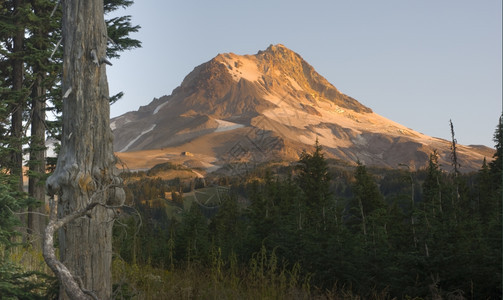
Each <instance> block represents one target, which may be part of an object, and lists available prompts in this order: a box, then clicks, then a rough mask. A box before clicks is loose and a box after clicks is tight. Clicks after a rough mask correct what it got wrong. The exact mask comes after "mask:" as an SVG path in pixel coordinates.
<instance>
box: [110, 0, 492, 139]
mask: <svg viewBox="0 0 503 300" xmlns="http://www.w3.org/2000/svg"><path fill="white" fill-rule="evenodd" d="M119 14H128V15H131V16H132V20H133V24H138V25H140V26H141V27H142V29H141V30H140V31H139V32H138V33H136V34H134V35H133V37H135V38H136V39H139V40H141V41H142V43H143V48H141V49H137V50H133V51H130V52H127V53H124V54H122V56H121V58H120V59H119V60H113V61H112V63H113V64H114V65H113V66H112V67H108V68H107V74H108V81H109V85H110V90H111V93H117V92H119V91H123V92H124V93H125V96H124V98H123V99H122V100H120V101H119V102H117V103H116V104H114V105H112V108H111V116H112V117H115V116H118V115H121V114H123V113H125V112H127V111H131V110H137V109H138V108H139V107H140V106H142V105H146V104H148V103H149V102H150V101H152V99H153V98H154V97H157V98H159V97H161V96H163V95H170V94H171V92H172V90H173V89H174V88H176V87H177V86H178V85H180V83H181V82H182V80H183V78H184V77H185V76H186V75H187V74H188V73H189V72H190V71H192V70H193V69H194V67H196V66H198V65H200V64H202V63H204V62H206V61H208V60H210V59H212V58H213V57H215V56H216V55H217V54H218V53H226V52H234V53H236V54H255V53H257V51H258V50H264V49H266V48H267V47H268V46H269V45H270V44H278V43H280V44H284V45H285V46H286V47H288V48H290V49H291V50H293V51H295V52H297V53H298V54H300V55H301V56H302V57H303V58H304V59H305V60H306V61H307V62H308V63H309V64H311V65H312V66H313V67H314V68H315V69H316V70H317V71H318V72H319V73H320V74H321V75H322V76H324V77H325V78H326V79H327V80H328V81H329V82H331V83H332V84H333V85H334V86H335V87H337V88H338V89H339V90H340V91H341V92H343V93H345V94H347V95H349V96H351V97H353V98H355V99H357V100H358V101H360V102H361V103H362V104H364V105H366V106H368V107H370V108H372V109H373V110H374V112H376V113H378V114H380V115H382V116H384V117H386V118H388V119H391V120H393V121H396V122H398V123H400V124H402V125H405V126H407V127H409V128H412V129H414V130H416V131H419V132H422V133H424V134H427V135H431V136H435V137H440V138H445V139H450V128H449V119H452V121H453V123H454V129H455V132H456V139H457V141H458V143H460V144H465V145H468V144H483V145H486V146H490V147H493V146H494V142H493V141H492V137H493V133H494V131H495V128H496V125H497V123H498V118H499V116H500V115H501V111H502V1H501V0H480V1H475V0H469V1H467V0H442V1H438V0H435V1H434V0H421V1H404V0H395V1H391V0H383V1H375V0H361V1H342V0H332V1H329V0H326V1H317V0H313V1H298V0H254V1H251V0H249V1H239V0H213V1H203V0H201V1H191V0H186V1H153V0H136V1H135V3H134V5H133V6H131V7H129V8H128V9H127V10H125V11H120V12H119Z"/></svg>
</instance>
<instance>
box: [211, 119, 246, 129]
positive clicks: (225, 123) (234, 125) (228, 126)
mask: <svg viewBox="0 0 503 300" xmlns="http://www.w3.org/2000/svg"><path fill="white" fill-rule="evenodd" d="M215 121H217V123H218V127H217V129H216V130H215V132H222V131H229V130H234V129H238V128H243V127H245V125H243V124H238V123H233V122H229V121H224V120H215Z"/></svg>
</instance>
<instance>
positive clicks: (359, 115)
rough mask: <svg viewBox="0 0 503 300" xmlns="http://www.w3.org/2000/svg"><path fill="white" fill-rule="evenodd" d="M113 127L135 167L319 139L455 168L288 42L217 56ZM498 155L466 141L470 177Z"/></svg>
mask: <svg viewBox="0 0 503 300" xmlns="http://www.w3.org/2000/svg"><path fill="white" fill-rule="evenodd" d="M111 127H112V130H113V133H114V136H115V140H114V147H115V151H117V152H120V153H119V157H121V158H122V159H123V160H124V161H126V162H127V163H128V164H130V168H142V167H149V166H151V165H153V164H155V163H160V162H164V161H176V160H179V161H182V162H186V164H195V165H198V166H200V167H204V168H208V169H210V170H211V169H215V168H218V167H219V166H222V165H225V164H229V163H231V164H232V163H233V162H246V163H250V162H256V163H259V162H263V161H270V160H296V159H297V158H298V156H299V154H300V153H301V152H302V151H303V150H310V149H312V146H313V145H314V143H315V141H316V139H318V141H319V143H320V144H321V145H322V146H323V147H324V150H325V152H326V155H327V157H333V158H338V159H341V160H345V161H349V162H353V163H354V162H356V161H358V160H359V161H361V162H362V163H364V164H367V165H377V166H385V167H393V168H395V167H397V166H398V165H399V164H406V165H408V166H410V167H411V168H419V167H423V166H425V165H426V163H427V160H428V155H429V154H430V153H431V152H432V151H433V150H434V149H437V151H438V152H439V154H440V163H441V164H442V165H443V166H444V167H446V168H448V166H449V165H450V142H449V141H446V140H442V139H439V138H434V137H430V136H426V135H424V134H421V133H419V132H416V131H414V130H412V129H410V128H406V127H404V126H402V125H400V124H398V123H395V122H393V121H391V120H388V119H386V118H384V117H382V116H380V115H378V114H375V113H374V112H373V111H372V109H370V108H369V107H366V106H364V105H363V104H361V103H359V102H358V101H357V100H355V99H353V98H351V97H350V96H347V95H345V94H343V93H341V92H340V91H339V90H337V88H335V87H334V86H333V85H332V84H331V83H329V82H328V81H327V80H326V79H325V78H323V77H322V76H321V75H320V74H318V73H317V72H316V71H315V70H314V68H313V67H312V66H310V65H309V64H308V63H307V62H306V61H305V60H304V59H302V57H301V56H300V55H298V54H297V53H295V52H293V51H291V50H289V49H288V48H286V47H285V46H283V45H271V46H269V48H267V49H266V50H265V51H259V52H258V53H257V54H255V55H236V54H233V53H226V54H219V55H217V56H216V57H215V58H213V59H212V60H210V61H209V62H206V63H203V64H202V65H200V66H197V67H196V68H195V69H194V70H193V71H192V72H191V73H190V74H188V75H187V76H186V77H185V79H184V80H183V82H182V84H181V85H180V86H179V87H177V88H176V89H175V90H173V92H172V94H171V95H170V96H164V97H161V98H159V99H154V100H153V101H152V102H151V103H150V104H148V105H147V106H143V107H140V109H139V110H138V111H134V112H128V113H126V114H124V115H121V116H119V117H116V118H114V119H112V121H111ZM147 150H148V151H147ZM145 151H146V152H145ZM182 153H183V154H182ZM492 153H493V150H492V149H490V148H487V147H481V146H462V145H458V158H459V162H460V163H461V166H462V170H463V171H469V170H474V169H478V168H480V166H481V164H482V160H483V158H484V157H487V158H490V157H491V156H492Z"/></svg>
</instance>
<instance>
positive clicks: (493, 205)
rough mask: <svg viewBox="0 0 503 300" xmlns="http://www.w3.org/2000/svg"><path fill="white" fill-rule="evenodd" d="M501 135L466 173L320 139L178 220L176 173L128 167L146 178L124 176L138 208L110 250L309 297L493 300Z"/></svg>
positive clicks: (134, 259) (135, 260) (238, 180)
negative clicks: (326, 150) (347, 152)
mask: <svg viewBox="0 0 503 300" xmlns="http://www.w3.org/2000/svg"><path fill="white" fill-rule="evenodd" d="M500 136H501V131H497V132H496V142H497V143H498V145H497V149H498V152H497V153H496V155H495V159H494V160H493V161H491V162H488V163H485V162H484V164H483V166H481V169H480V170H479V171H478V172H476V173H470V174H460V173H455V172H454V171H453V172H451V173H448V172H444V171H442V170H441V169H440V166H439V164H438V162H437V154H436V153H432V154H431V155H430V160H429V165H428V167H427V168H425V169H422V170H419V171H415V172H411V171H409V170H408V168H407V167H406V166H404V168H399V169H394V170H391V169H375V168H368V167H366V166H364V165H362V164H358V166H356V167H349V166H347V165H344V164H343V163H341V162H335V161H331V160H326V159H325V158H324V156H323V150H322V149H321V147H320V146H317V147H316V150H315V152H313V153H304V154H303V155H302V156H301V158H300V160H299V161H298V163H297V164H296V165H294V166H282V167H278V166H276V167H274V165H266V166H262V167H259V168H257V169H255V170H253V171H251V172H249V173H248V174H247V175H246V176H244V175H243V176H235V177H232V178H225V179H224V180H222V179H221V178H220V179H219V181H218V182H215V184H218V183H222V182H224V183H226V184H228V186H230V187H231V188H230V190H229V192H228V193H226V194H225V196H224V197H222V201H221V203H220V205H219V206H218V208H215V207H213V206H212V207H208V206H206V205H203V204H201V203H197V202H194V203H193V204H192V206H191V207H190V209H186V210H185V211H184V212H183V215H182V217H181V218H180V216H177V217H174V216H172V215H171V216H170V214H169V213H167V210H166V206H165V205H164V204H163V203H165V202H171V203H172V204H173V203H175V202H177V201H178V205H179V206H180V207H183V199H181V198H178V199H177V198H176V197H173V198H172V199H170V200H165V199H164V198H165V197H164V195H165V194H166V193H169V192H170V191H177V190H180V189H181V188H179V187H178V186H177V185H178V184H179V181H176V180H175V181H164V180H162V179H160V178H158V179H151V178H152V177H145V176H143V177H142V176H141V175H145V174H129V176H132V177H135V176H136V177H140V178H143V179H138V178H137V179H138V180H136V181H132V180H130V181H128V180H126V182H129V184H128V185H127V187H128V188H127V194H128V203H131V204H132V206H133V207H134V208H135V210H130V211H128V212H127V213H126V214H125V215H123V217H122V218H121V221H120V222H117V225H116V226H115V231H114V249H116V252H117V255H118V257H120V259H121V260H122V261H123V262H125V263H127V264H133V265H137V264H138V265H149V266H151V267H155V268H161V269H165V270H168V271H173V270H182V269H184V270H187V269H194V268H195V269H197V270H199V271H200V272H203V273H204V272H208V273H209V274H214V275H215V276H217V275H218V276H221V277H222V278H224V277H225V276H231V277H232V276H235V277H236V278H237V280H246V278H248V277H247V276H248V275H245V274H248V273H250V272H251V273H253V274H255V272H257V270H256V268H259V269H260V272H259V273H260V274H261V276H262V277H263V278H262V280H264V281H267V280H276V281H278V282H279V281H281V280H283V281H284V282H285V284H286V283H288V282H290V281H289V280H290V279H292V277H294V278H293V279H294V281H295V288H297V289H299V290H300V291H299V290H297V291H296V293H300V294H301V295H304V296H306V295H309V296H310V297H314V296H321V295H324V296H327V295H332V296H333V297H334V298H337V297H342V295H346V296H347V295H353V296H354V295H360V296H361V297H364V298H388V297H390V298H391V297H397V298H405V297H408V296H410V297H424V298H435V299H437V298H436V297H443V298H449V297H465V298H468V299H487V298H490V299H498V298H499V297H501V270H502V264H501V261H502V258H501V252H502V251H501V245H502V244H501V243H502V240H501V237H502V232H501V229H502V226H501V224H502V223H501V209H502V208H501V200H502V197H501V180H502V179H501V144H500V141H501V139H500ZM171 167H172V166H171ZM150 175H152V176H153V177H154V178H155V174H150ZM149 178H150V179H149ZM174 194H176V192H175V193H174ZM152 200H156V201H152ZM175 204H176V203H175ZM140 223H141V226H140ZM215 268H217V269H215ZM215 273H216V274H215ZM271 273H274V275H273V274H271ZM266 275H267V276H266ZM218 276H217V277H218ZM215 280H217V279H215ZM222 280H223V279H222ZM264 284H265V283H264ZM271 284H273V283H271ZM278 284H279V283H278ZM279 285H280V284H279ZM280 286H281V285H280ZM337 291H339V292H337ZM285 293H286V294H288V292H285ZM306 293H307V294H306ZM348 293H349V294H348ZM196 295H197V293H196ZM283 295H285V294H283ZM456 299H461V298H456Z"/></svg>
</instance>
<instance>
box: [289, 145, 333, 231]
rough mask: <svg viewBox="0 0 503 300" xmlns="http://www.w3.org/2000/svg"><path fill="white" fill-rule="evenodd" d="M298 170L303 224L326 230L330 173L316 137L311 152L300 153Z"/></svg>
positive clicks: (329, 203) (329, 196)
mask: <svg viewBox="0 0 503 300" xmlns="http://www.w3.org/2000/svg"><path fill="white" fill-rule="evenodd" d="M298 170H299V174H298V176H297V184H298V185H299V187H300V189H301V190H302V194H303V197H304V206H305V209H306V211H305V215H306V221H305V224H306V225H307V226H313V227H315V228H317V229H322V230H326V228H327V225H328V224H327V223H328V219H329V216H328V211H329V208H330V205H331V193H330V190H329V187H330V174H329V173H328V165H327V161H326V160H325V157H324V155H323V153H322V147H321V145H320V144H319V143H318V139H316V144H315V150H314V152H313V153H312V154H309V153H307V152H305V151H304V152H302V154H301V155H300V159H299V162H298Z"/></svg>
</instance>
